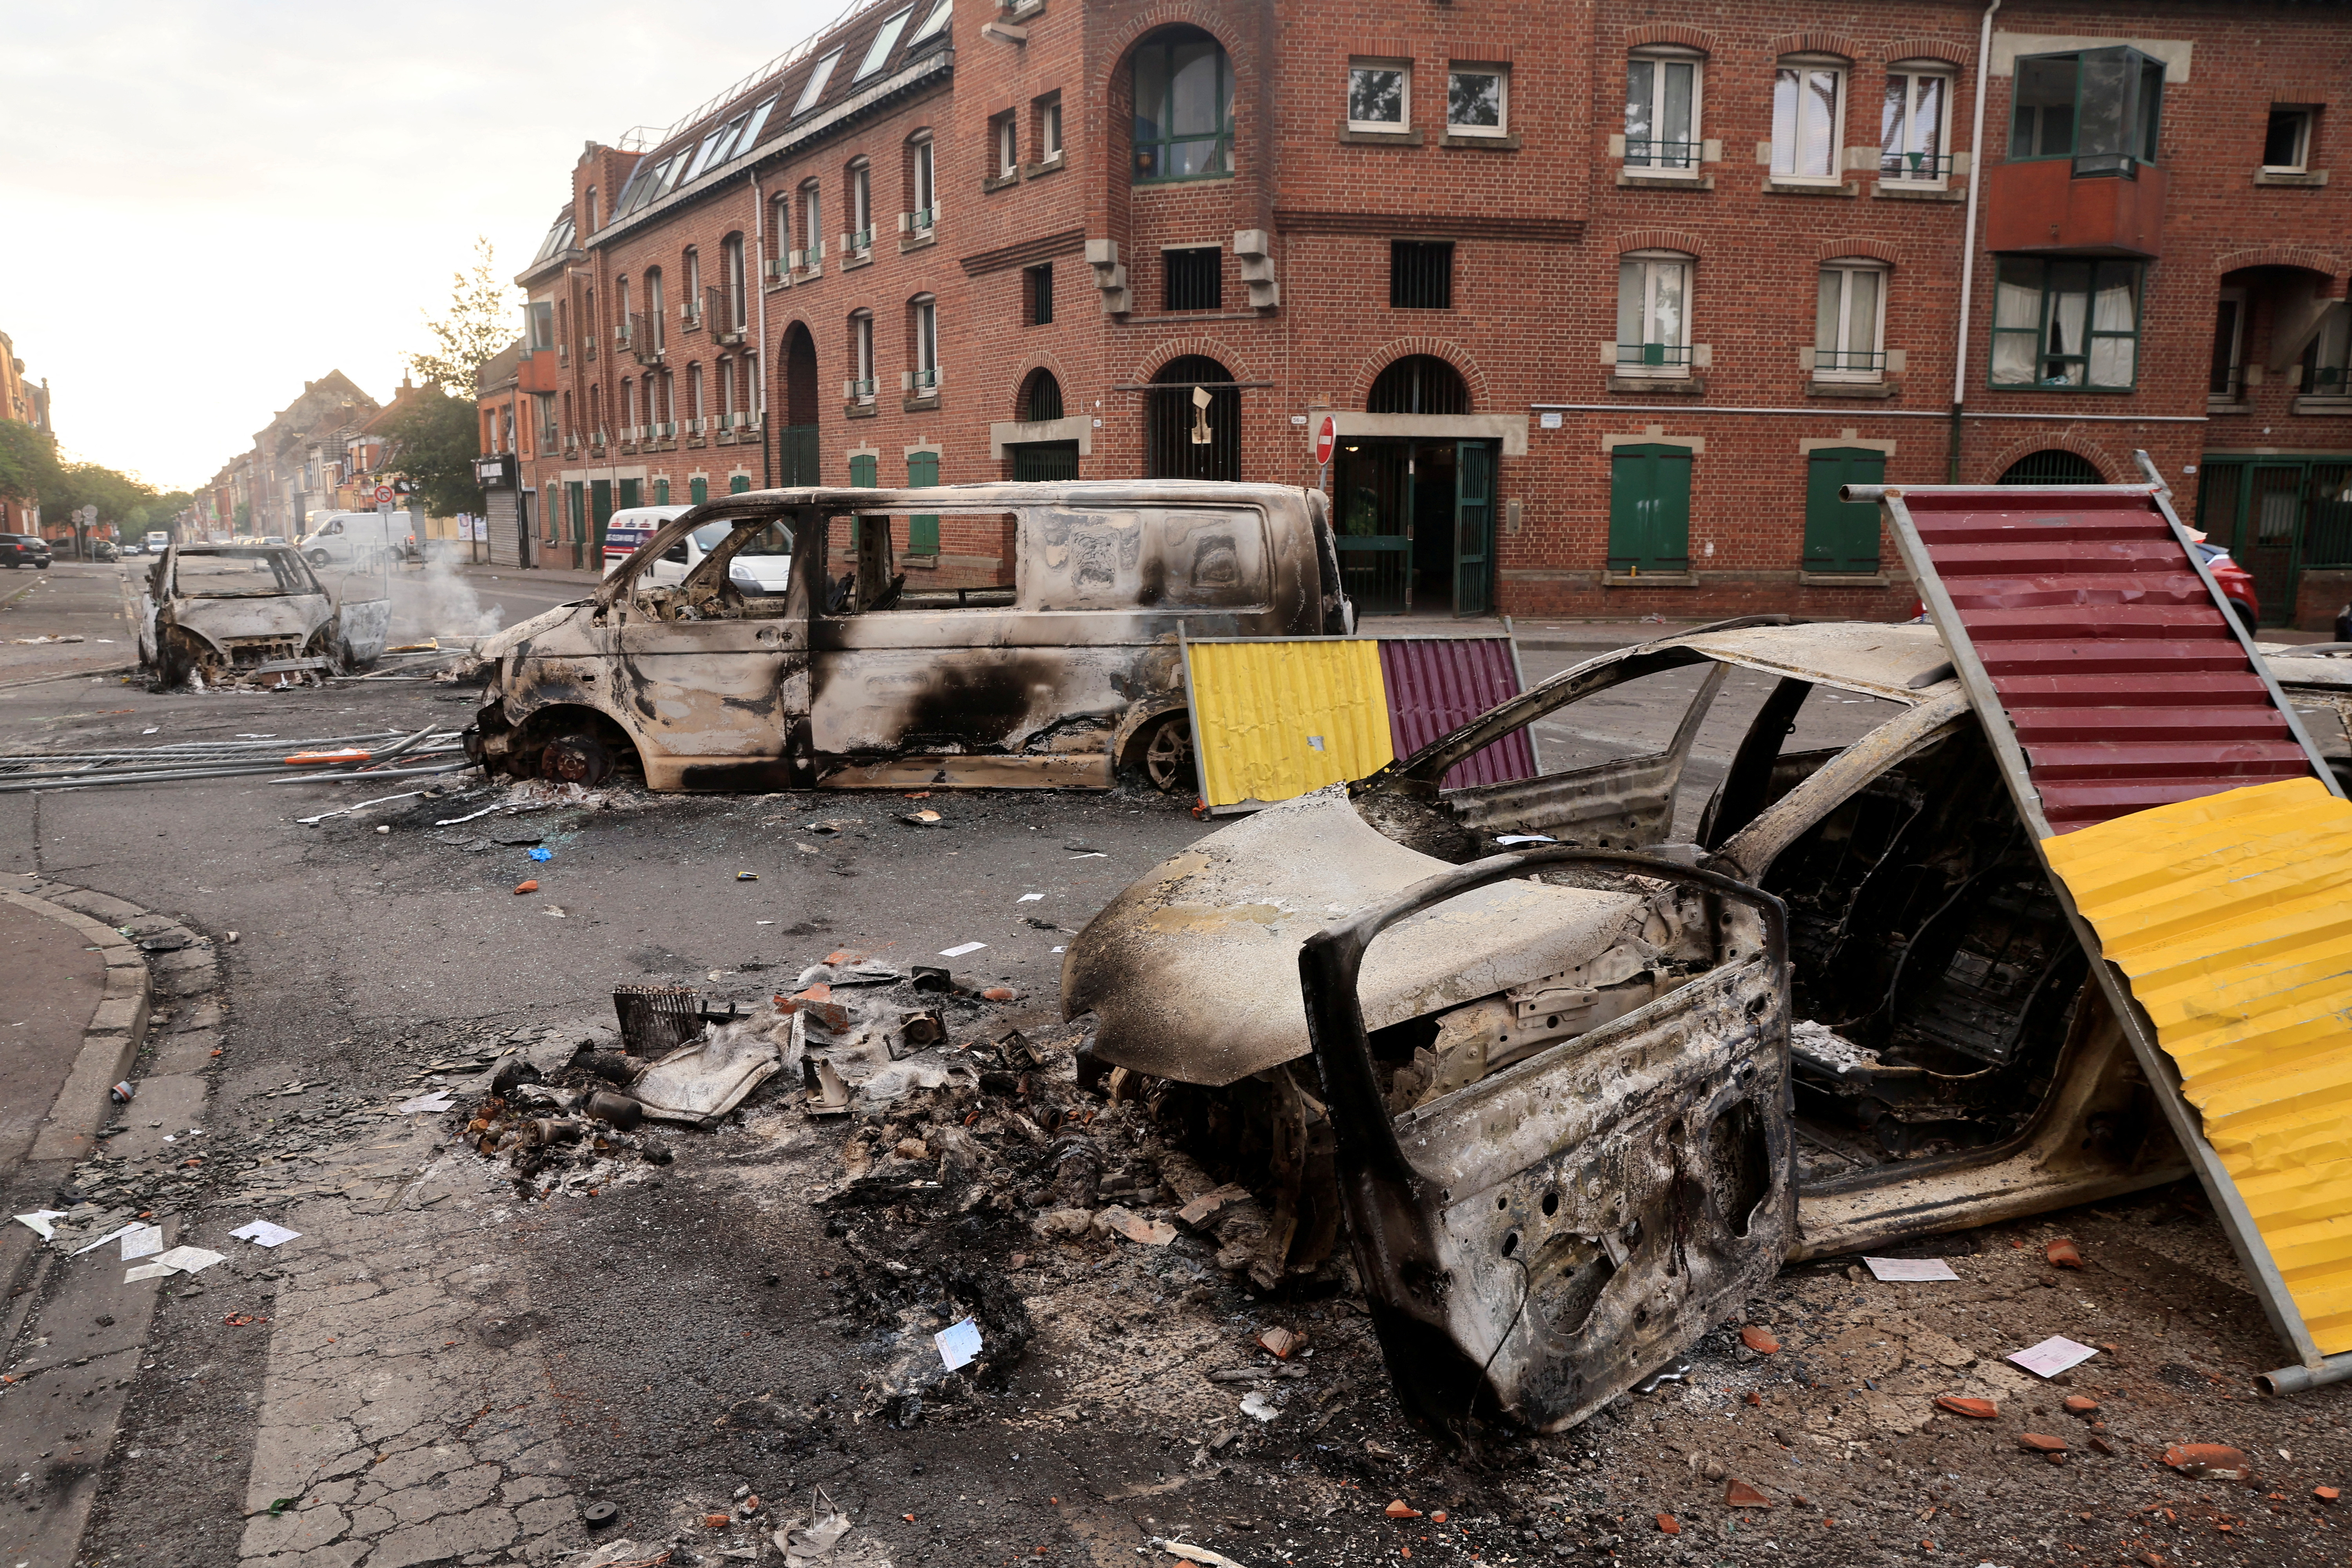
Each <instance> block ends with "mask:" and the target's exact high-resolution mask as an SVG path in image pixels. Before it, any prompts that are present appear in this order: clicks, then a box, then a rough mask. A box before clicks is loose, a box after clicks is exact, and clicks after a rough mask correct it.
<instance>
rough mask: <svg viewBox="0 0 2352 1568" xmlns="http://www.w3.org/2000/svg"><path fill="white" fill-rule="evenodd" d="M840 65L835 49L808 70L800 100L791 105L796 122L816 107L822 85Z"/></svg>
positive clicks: (838, 54) (820, 96)
mask: <svg viewBox="0 0 2352 1568" xmlns="http://www.w3.org/2000/svg"><path fill="white" fill-rule="evenodd" d="M840 63H841V51H840V50H839V49H835V50H834V51H833V53H831V54H829V55H827V56H825V57H824V58H823V59H821V60H819V61H817V62H816V64H815V65H814V66H812V67H810V68H809V73H808V80H807V81H805V82H803V83H802V85H801V95H800V98H799V99H798V100H796V101H795V102H794V103H793V115H792V117H793V119H794V120H798V119H799V118H800V117H801V116H802V115H803V114H806V113H807V112H808V111H809V110H812V109H814V108H815V107H816V105H817V100H819V99H821V98H823V97H824V84H825V83H826V82H828V81H830V80H832V79H833V68H834V67H835V66H837V65H839V64H840Z"/></svg>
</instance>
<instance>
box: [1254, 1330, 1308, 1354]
mask: <svg viewBox="0 0 2352 1568" xmlns="http://www.w3.org/2000/svg"><path fill="white" fill-rule="evenodd" d="M1257 1342H1258V1347H1259V1348H1260V1349H1261V1350H1263V1351H1265V1352H1266V1353H1267V1354H1268V1355H1271V1356H1273V1357H1274V1359H1275V1360H1276V1361H1288V1360H1289V1359H1290V1357H1291V1354H1292V1352H1296V1351H1297V1349H1298V1347H1299V1346H1301V1345H1303V1344H1305V1343H1306V1342H1307V1336H1306V1335H1305V1334H1300V1333H1293V1332H1292V1331H1290V1330H1288V1329H1265V1330H1263V1331H1260V1332H1259V1334H1258V1336H1257Z"/></svg>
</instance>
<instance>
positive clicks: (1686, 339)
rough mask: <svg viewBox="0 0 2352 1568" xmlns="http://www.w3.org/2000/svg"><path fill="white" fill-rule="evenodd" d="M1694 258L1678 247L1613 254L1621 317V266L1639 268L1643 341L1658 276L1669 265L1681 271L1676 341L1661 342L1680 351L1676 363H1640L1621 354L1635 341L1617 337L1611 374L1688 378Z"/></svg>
mask: <svg viewBox="0 0 2352 1568" xmlns="http://www.w3.org/2000/svg"><path fill="white" fill-rule="evenodd" d="M1628 266H1638V267H1640V268H1642V305H1641V316H1642V321H1643V324H1644V331H1645V336H1644V342H1646V341H1647V339H1646V327H1647V323H1648V322H1649V321H1652V320H1653V319H1654V318H1655V316H1656V314H1657V300H1658V280H1659V279H1660V277H1661V276H1662V275H1663V274H1664V273H1665V272H1666V271H1668V270H1670V269H1678V270H1679V271H1680V272H1681V273H1682V290H1683V310H1682V321H1681V322H1680V323H1679V329H1680V330H1679V332H1678V334H1677V335H1678V336H1679V339H1680V341H1679V342H1665V343H1664V344H1663V345H1662V346H1663V347H1664V348H1666V349H1669V350H1675V349H1679V350H1680V351H1682V359H1681V361H1680V363H1671V362H1670V363H1664V364H1643V363H1640V362H1638V361H1636V362H1632V363H1628V362H1627V361H1626V360H1625V359H1624V358H1623V355H1624V353H1625V350H1626V349H1627V348H1628V347H1633V346H1639V345H1629V344H1627V343H1625V342H1623V341H1622V338H1621V340H1620V342H1619V343H1618V347H1617V353H1618V355H1619V359H1618V363H1617V365H1616V370H1615V374H1618V375H1622V376H1648V377H1652V378H1654V379H1656V380H1661V381H1687V380H1688V379H1689V378H1690V374H1691V365H1690V358H1691V335H1690V333H1691V303H1692V299H1693V279H1692V274H1693V272H1694V271H1695V270H1696V258H1694V257H1690V256H1685V254H1683V253H1682V252H1681V251H1678V250H1629V251H1626V252H1625V253H1624V254H1622V255H1621V256H1619V257H1618V258H1617V293H1618V307H1617V310H1618V316H1619V319H1620V320H1621V321H1622V318H1623V315H1624V290H1625V268H1627V267H1628Z"/></svg>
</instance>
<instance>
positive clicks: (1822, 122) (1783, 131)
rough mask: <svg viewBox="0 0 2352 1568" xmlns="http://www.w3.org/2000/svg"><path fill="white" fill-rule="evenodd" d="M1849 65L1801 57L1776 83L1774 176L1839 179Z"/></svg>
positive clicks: (1787, 63)
mask: <svg viewBox="0 0 2352 1568" xmlns="http://www.w3.org/2000/svg"><path fill="white" fill-rule="evenodd" d="M1845 74H1846V68H1845V62H1844V61H1843V60H1835V59H1829V58H1813V57H1807V56H1797V57H1794V58H1789V59H1785V60H1783V61H1781V62H1780V67H1779V68H1778V69H1777V70H1776V71H1775V72H1774V73H1773V78H1772V177H1773V178H1774V179H1776V180H1798V181H1802V180H1819V181H1823V182H1827V181H1831V180H1834V179H1836V178H1837V177H1838V143H1839V141H1840V130H1841V128H1842V127H1843V124H1844V121H1845Z"/></svg>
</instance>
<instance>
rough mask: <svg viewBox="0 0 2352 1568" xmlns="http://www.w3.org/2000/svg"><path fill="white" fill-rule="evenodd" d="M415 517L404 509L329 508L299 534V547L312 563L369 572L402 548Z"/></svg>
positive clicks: (413, 526)
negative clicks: (300, 540)
mask: <svg viewBox="0 0 2352 1568" xmlns="http://www.w3.org/2000/svg"><path fill="white" fill-rule="evenodd" d="M415 531H416V520H415V518H414V517H413V516H411V515H410V514H409V513H407V512H404V511H331V512H329V513H327V514H326V515H325V516H324V517H323V518H320V519H318V520H316V521H315V523H314V525H313V526H312V528H311V530H310V532H309V533H306V534H304V535H303V536H302V543H301V547H300V548H301V551H302V554H303V556H304V558H305V559H307V560H308V561H309V562H310V564H311V565H313V566H340V567H342V568H343V569H344V570H346V571H364V572H373V571H376V570H378V569H379V568H381V567H383V566H384V565H385V564H387V563H389V562H390V561H392V560H393V559H394V558H396V557H398V556H399V555H401V554H403V553H404V552H405V548H406V541H407V539H408V536H409V535H410V534H412V533H414V532H415Z"/></svg>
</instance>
